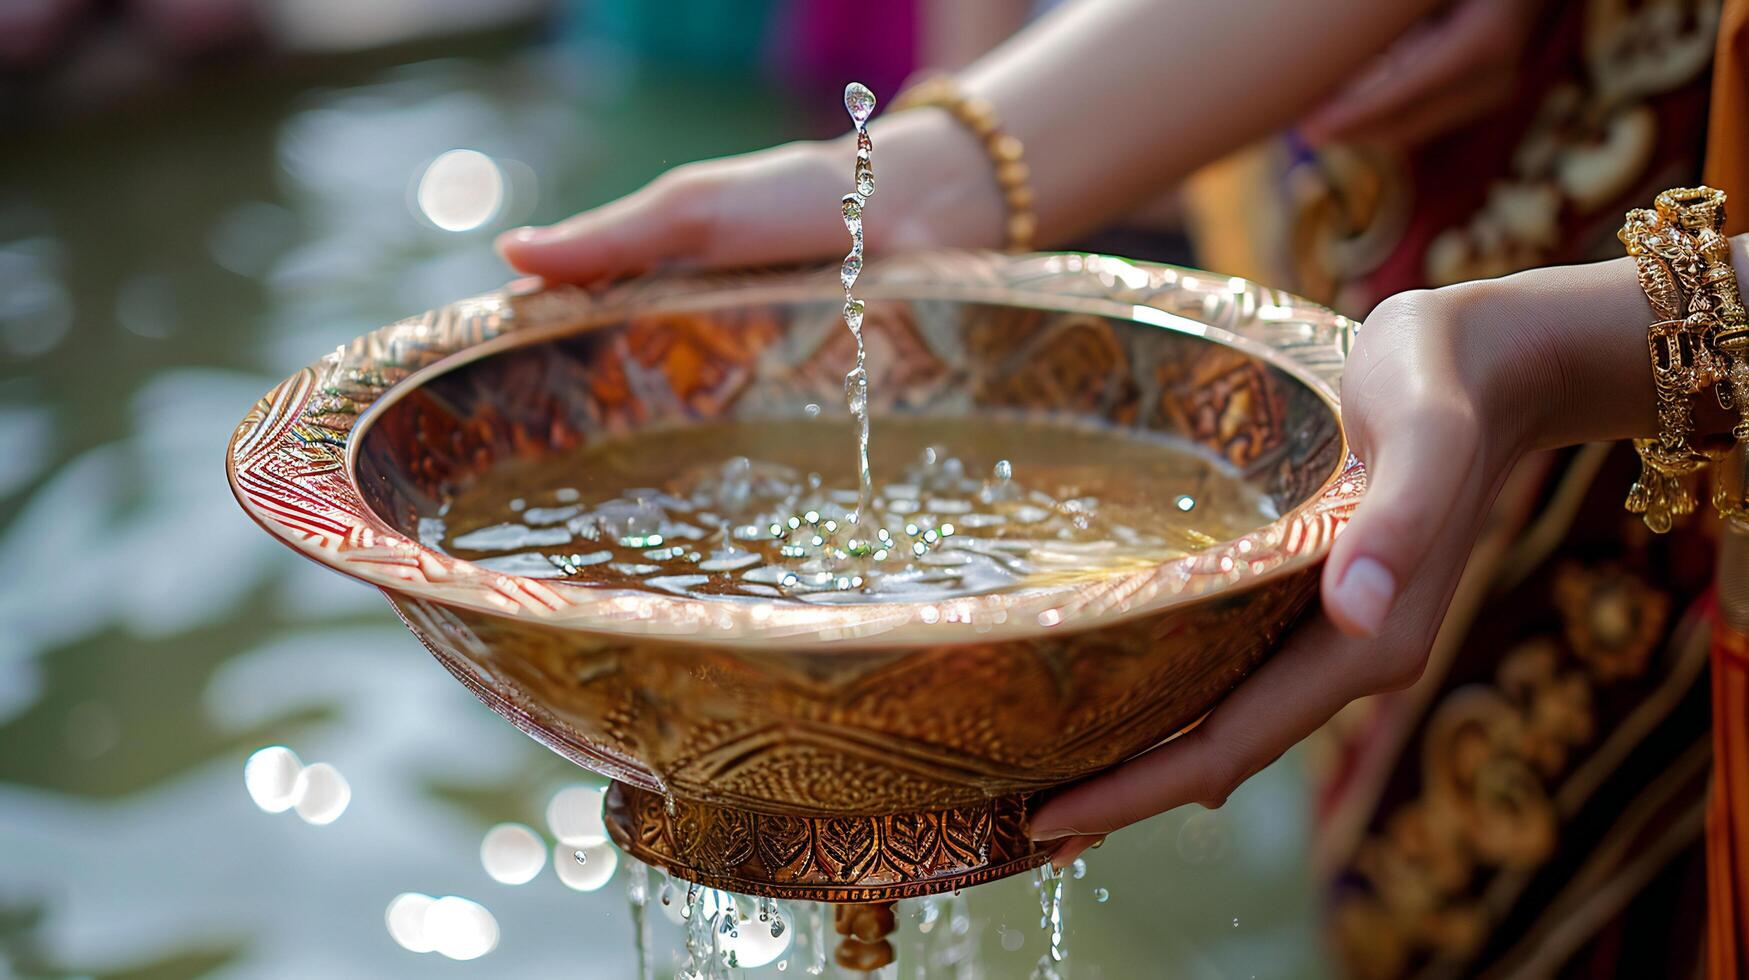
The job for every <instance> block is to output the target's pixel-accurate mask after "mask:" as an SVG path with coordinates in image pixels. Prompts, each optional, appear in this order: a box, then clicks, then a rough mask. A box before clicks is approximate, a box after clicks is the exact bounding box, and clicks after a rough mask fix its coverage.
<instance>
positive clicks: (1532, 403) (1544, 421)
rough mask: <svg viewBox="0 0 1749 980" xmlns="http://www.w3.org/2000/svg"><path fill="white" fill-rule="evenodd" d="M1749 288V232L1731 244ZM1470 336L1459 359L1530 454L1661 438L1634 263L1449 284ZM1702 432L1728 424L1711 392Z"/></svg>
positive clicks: (1700, 419) (1648, 316)
mask: <svg viewBox="0 0 1749 980" xmlns="http://www.w3.org/2000/svg"><path fill="white" fill-rule="evenodd" d="M1732 246H1733V249H1732V254H1733V262H1734V264H1735V266H1736V269H1737V275H1738V277H1739V279H1740V280H1742V281H1746V282H1749V236H1738V237H1737V238H1735V239H1733V240H1732ZM1450 292H1451V294H1452V299H1453V300H1454V301H1455V302H1457V303H1458V304H1459V306H1460V308H1461V312H1460V313H1459V314H1458V316H1457V317H1456V318H1455V319H1456V320H1457V322H1459V323H1462V324H1464V329H1465V331H1466V332H1468V333H1469V334H1470V336H1468V337H1465V338H1459V339H1458V341H1457V343H1459V344H1460V345H1461V347H1462V350H1463V353H1462V355H1461V359H1462V360H1464V361H1466V362H1469V363H1472V364H1480V363H1484V362H1485V363H1488V364H1489V365H1490V366H1489V367H1488V368H1487V369H1486V370H1478V377H1485V379H1486V380H1481V381H1479V382H1478V384H1479V387H1481V388H1483V389H1485V390H1483V391H1481V392H1480V394H1481V397H1482V398H1484V399H1486V400H1488V401H1490V403H1491V404H1493V405H1494V406H1495V407H1496V409H1497V410H1499V411H1501V412H1502V413H1503V414H1509V415H1511V416H1513V417H1515V418H1516V419H1517V421H1518V424H1519V425H1521V426H1522V427H1523V429H1524V431H1523V432H1522V433H1521V438H1522V439H1523V441H1524V442H1525V444H1526V447H1527V448H1547V447H1552V446H1561V445H1572V444H1575V443H1581V442H1593V441H1603V440H1615V439H1627V438H1639V437H1648V436H1653V435H1656V434H1657V428H1658V426H1657V414H1656V407H1657V406H1656V397H1655V395H1654V393H1653V390H1652V368H1651V363H1650V357H1649V354H1648V351H1647V346H1646V328H1647V326H1648V325H1649V324H1650V323H1651V322H1652V320H1653V319H1654V317H1653V313H1652V308H1651V305H1650V304H1649V303H1648V302H1647V300H1646V297H1645V294H1644V293H1642V292H1641V291H1640V287H1639V280H1638V277H1637V275H1636V271H1635V266H1634V261H1633V260H1632V259H1629V258H1621V259H1614V260H1611V261H1608V262H1596V263H1592V264H1589V265H1576V266H1558V267H1552V268H1545V269H1534V270H1531V271H1529V272H1522V273H1519V274H1517V275H1512V276H1506V277H1503V278H1500V279H1493V280H1484V281H1480V282H1474V283H1466V284H1463V285H1460V286H1454V287H1450ZM1695 406H1696V425H1697V428H1698V429H1699V430H1700V431H1702V432H1719V431H1723V430H1725V429H1728V428H1729V427H1730V424H1731V421H1732V418H1731V413H1728V412H1726V411H1724V410H1723V409H1721V408H1720V407H1719V405H1718V402H1717V399H1715V398H1714V397H1713V396H1712V395H1711V394H1710V393H1703V394H1702V395H1701V396H1700V397H1699V398H1697V399H1696V400H1695Z"/></svg>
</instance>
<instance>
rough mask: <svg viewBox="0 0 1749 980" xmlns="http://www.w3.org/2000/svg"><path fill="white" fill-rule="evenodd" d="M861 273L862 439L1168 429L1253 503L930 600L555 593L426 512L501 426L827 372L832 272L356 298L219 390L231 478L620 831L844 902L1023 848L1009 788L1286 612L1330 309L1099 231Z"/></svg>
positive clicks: (839, 370) (1205, 688)
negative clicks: (1195, 268) (270, 381)
mask: <svg viewBox="0 0 1749 980" xmlns="http://www.w3.org/2000/svg"><path fill="white" fill-rule="evenodd" d="M859 292H862V293H864V294H865V295H866V298H867V300H868V309H869V312H868V317H867V321H866V323H865V330H866V332H867V334H868V335H869V338H870V340H869V344H870V351H869V358H870V374H871V386H870V391H871V395H872V397H873V399H874V405H873V409H874V412H875V415H876V421H875V425H876V430H875V431H876V437H877V438H878V437H879V424H880V423H879V419H880V416H881V415H882V414H893V413H925V414H927V413H963V412H979V411H987V410H1001V411H1003V412H1006V413H1010V414H1012V413H1014V412H1016V411H1022V412H1026V413H1031V414H1036V415H1039V416H1048V417H1053V418H1059V419H1065V420H1077V421H1083V422H1086V421H1090V420H1097V421H1100V422H1103V423H1106V424H1115V425H1118V426H1127V427H1134V428H1138V429H1149V430H1159V431H1165V432H1170V433H1174V434H1176V435H1179V436H1182V437H1185V438H1188V439H1190V440H1194V441H1195V442H1197V443H1200V444H1202V445H1203V446H1205V447H1207V448H1209V449H1212V450H1214V451H1216V452H1218V453H1219V454H1221V455H1222V456H1224V457H1225V458H1226V459H1227V460H1229V461H1230V462H1231V463H1232V464H1234V466H1235V467H1237V469H1238V470H1239V471H1240V472H1241V473H1242V474H1243V475H1244V478H1245V479H1246V480H1248V481H1250V482H1251V483H1253V484H1254V485H1255V486H1257V487H1259V488H1261V490H1262V491H1263V492H1264V493H1266V494H1267V495H1268V496H1269V497H1270V498H1271V499H1272V500H1273V502H1274V503H1275V505H1276V507H1277V509H1278V512H1279V513H1280V514H1282V515H1283V516H1282V517H1281V518H1280V519H1278V520H1275V521H1273V522H1270V523H1268V524H1266V525H1264V526H1260V527H1257V528H1256V529H1255V530H1254V531H1252V532H1251V533H1248V534H1245V535H1243V536H1242V537H1239V538H1236V539H1234V540H1229V541H1222V542H1220V543H1218V544H1216V545H1214V546H1212V547H1209V548H1207V549H1206V550H1204V551H1202V552H1199V553H1196V554H1192V555H1189V556H1187V557H1183V558H1178V559H1173V560H1169V561H1163V562H1161V563H1160V564H1158V565H1155V566H1153V567H1147V568H1143V569H1139V570H1137V569H1126V570H1122V571H1113V572H1112V573H1111V574H1110V575H1108V576H1104V577H1099V578H1096V579H1094V580H1092V581H1080V582H1075V583H1070V584H1061V585H1054V586H1045V587H1036V588H1027V589H1020V590H1016V591H1009V592H1003V593H999V594H992V595H984V596H973V597H968V598H958V599H950V600H945V601H938V602H932V603H922V602H882V603H874V604H859V605H814V604H808V603H804V602H797V601H788V600H760V599H749V598H746V597H741V598H721V599H699V598H689V597H683V596H677V595H665V594H658V593H653V592H650V591H647V590H638V589H633V588H629V587H627V588H616V587H609V586H602V585H595V586H587V587H585V586H579V585H573V584H565V583H562V582H553V581H542V580H534V579H528V578H521V577H518V576H515V575H508V574H502V573H499V572H494V571H490V570H487V569H485V568H482V567H480V566H478V565H473V564H470V563H468V562H465V561H461V560H459V559H456V558H453V557H450V556H448V555H445V554H443V553H440V552H438V551H435V550H433V549H431V548H427V547H424V546H422V545H421V544H420V543H419V536H418V534H417V533H416V529H417V524H418V521H419V519H420V518H421V517H423V516H429V515H430V514H431V513H432V511H433V509H434V508H435V507H436V506H437V503H436V502H437V501H439V500H440V499H442V498H443V497H444V496H445V495H446V493H447V492H448V491H450V490H453V489H454V488H456V487H460V486H465V485H466V484H467V482H468V481H470V480H472V479H475V478H476V477H477V476H478V475H479V474H481V473H483V472H485V471H487V470H488V469H490V468H491V467H493V466H494V465H496V464H498V463H500V462H502V461H504V460H507V459H510V458H513V457H519V456H529V455H541V454H549V453H561V452H565V451H567V450H571V449H574V448H575V447H577V446H579V445H582V444H584V443H586V442H588V441H589V440H592V439H596V438H598V437H599V436H601V435H603V434H615V435H623V434H625V433H627V432H631V431H635V430H637V429H638V428H639V427H640V426H646V425H657V424H662V425H672V424H676V423H680V424H684V423H685V422H687V421H688V420H702V419H711V418H720V417H727V416H735V415H737V414H741V413H746V414H748V415H749V416H752V417H761V418H768V417H771V416H772V415H773V414H777V415H782V414H784V413H787V412H794V413H798V414H799V413H800V412H801V411H802V410H803V406H805V405H807V404H808V403H810V402H813V403H820V404H825V405H838V404H841V402H840V399H841V397H842V385H843V381H842V379H843V374H844V370H845V368H846V366H847V363H848V361H849V358H850V348H849V341H848V338H847V337H846V336H845V332H844V329H843V326H842V324H841V323H840V321H839V320H838V318H837V312H838V306H839V304H840V302H841V301H842V295H841V292H840V290H839V287H838V284H837V282H836V278H835V277H834V276H833V275H832V273H831V272H830V271H807V272H780V273H762V274H745V275H738V276H733V277H725V276H717V277H710V278H665V279H649V280H643V281H637V282H631V283H626V284H622V285H619V286H615V287H612V288H609V289H606V290H604V291H585V290H581V289H574V288H554V289H547V290H541V289H539V288H537V287H536V286H533V285H513V286H512V287H510V288H508V289H507V290H505V291H501V292H496V293H492V294H489V295H486V296H482V297H478V298H475V299H470V300H465V301H462V302H459V303H456V304H453V305H451V306H448V307H445V308H443V309H441V310H436V311H433V312H431V313H427V314H425V315H423V316H419V317H413V318H411V319H407V320H403V321H401V322H399V323H396V324H392V325H390V326H387V327H383V328H382V329H380V330H377V331H374V332H372V333H370V334H368V335H366V336H364V337H361V338H359V339H358V340H356V341H354V342H353V343H352V344H350V345H349V346H346V347H344V348H341V349H340V350H338V351H336V352H334V353H332V354H329V355H328V356H327V357H325V358H323V359H322V360H320V361H318V362H317V363H315V364H314V365H312V366H311V367H309V368H306V369H304V370H302V371H300V372H298V373H297V374H296V375H294V376H293V377H291V378H289V379H287V380H286V381H285V382H284V383H282V384H281V385H279V387H277V388H275V389H274V390H273V391H272V392H270V393H269V394H268V395H267V396H266V397H265V398H263V399H262V400H261V401H260V403H259V404H257V405H256V406H255V408H254V409H253V410H251V411H250V412H249V414H248V415H247V416H246V417H245V418H244V419H243V421H242V423H241V424H240V425H239V426H238V427H237V429H236V433H235V435H234V436H233V437H232V440H231V445H230V453H229V458H228V471H229V475H230V479H231V484H232V487H233V489H234V490H235V492H236V495H237V498H238V500H239V501H241V502H242V505H243V507H244V509H245V510H247V511H248V512H249V514H250V516H251V517H253V518H254V519H255V520H256V521H257V522H258V523H260V524H261V525H262V527H264V528H266V529H267V530H268V531H270V532H271V533H273V534H274V535H275V536H277V537H279V538H280V539H281V540H282V541H284V542H285V543H286V544H288V545H289V546H291V547H292V548H294V549H296V550H298V551H300V552H302V553H304V554H305V555H307V556H309V557H311V558H313V559H315V560H316V561H318V562H321V563H322V564H325V565H328V566H329V567H331V568H334V569H335V570H337V571H340V572H342V573H344V574H346V575H349V576H352V577H354V578H357V579H359V580H360V581H363V582H366V583H369V584H371V585H374V586H377V587H378V588H380V589H382V590H383V592H384V593H385V594H386V595H387V596H388V599H389V601H390V603H391V604H392V605H393V606H394V608H395V610H396V612H397V613H399V614H400V616H401V618H402V619H403V620H404V621H405V622H406V624H407V626H408V628H409V629H411V630H412V631H413V633H414V634H415V635H416V636H418V637H419V639H420V640H421V641H422V642H423V643H424V644H425V645H426V646H427V647H429V648H430V650H431V652H432V653H433V654H435V655H436V657H437V659H438V660H439V662H441V663H442V664H443V665H444V666H445V667H447V668H448V669H449V670H450V671H451V672H452V673H453V674H454V675H455V676H456V677H457V678H458V679H459V680H461V682H462V683H464V684H466V685H467V686H468V688H469V689H470V690H472V691H473V692H474V693H475V694H476V695H477V696H478V697H479V698H480V700H481V701H483V702H485V703H486V704H487V705H488V706H489V707H491V708H492V709H493V710H494V711H497V712H498V713H499V714H502V715H503V716H504V717H506V718H508V719H509V720H510V721H511V722H512V723H513V724H515V725H516V726H518V727H519V728H521V729H522V730H523V731H525V732H527V733H528V734H530V735H532V736H533V737H534V738H536V739H538V740H539V741H541V742H542V743H544V744H545V745H547V746H549V747H550V748H552V749H553V750H554V751H556V752H558V753H560V754H562V755H564V756H566V757H567V758H569V759H572V760H573V761H575V762H577V763H578V764H579V765H583V766H586V767H588V768H590V769H593V770H596V771H597V772H600V773H603V774H605V775H606V776H608V777H610V778H611V779H613V780H614V782H615V785H614V788H613V789H612V791H611V792H610V793H609V802H608V820H609V825H610V829H611V831H612V833H613V835H614V837H615V839H616V840H617V841H618V842H619V844H620V845H621V846H623V847H624V848H625V849H626V850H627V851H629V852H630V853H631V854H633V855H635V856H636V857H638V858H640V859H642V860H645V861H647V862H650V863H653V864H656V865H659V866H663V867H666V868H668V869H669V870H671V871H673V872H674V873H675V874H677V875H679V876H680V877H682V878H685V879H687V880H691V881H697V882H701V883H704V884H707V885H711V886H715V887H721V888H726V889H731V890H735V891H739V892H744V893H752V894H764V895H774V896H781V897H793V898H807V899H815V900H826V901H839V902H869V901H883V900H888V899H892V898H899V897H904V896H909V895H917V894H924V893H929V892H936V891H943V890H948V889H952V888H957V887H961V886H963V885H970V884H975V883H978V882H981V881H986V880H989V879H993V878H997V877H1001V876H1003V875H1007V874H1012V873H1014V872H1017V871H1020V870H1022V869H1025V868H1028V867H1032V866H1034V865H1037V864H1040V863H1042V862H1043V861H1044V860H1045V854H1044V853H1043V852H1042V851H1040V850H1038V849H1035V848H1034V847H1033V846H1032V845H1031V844H1030V843H1029V842H1028V841H1027V840H1026V838H1025V835H1024V824H1025V819H1026V817H1025V806H1026V801H1027V799H1028V797H1029V796H1030V795H1031V794H1034V793H1036V792H1038V791H1041V790H1045V789H1048V788H1050V787H1053V786H1058V785H1060V784H1063V783H1065V782H1068V781H1071V780H1075V779H1078V778H1081V777H1084V776H1087V775H1089V774H1091V773H1094V772H1097V771H1098V770H1100V769H1102V768H1104V767H1106V766H1110V765H1113V764H1115V763H1117V762H1120V761H1122V760H1124V759H1125V758H1128V757H1130V756H1133V755H1135V754H1136V753H1138V752H1142V751H1144V750H1146V749H1148V748H1149V747H1150V746H1153V745H1155V744H1157V743H1159V742H1161V741H1162V740H1164V739H1167V738H1170V737H1171V736H1172V735H1174V734H1175V733H1177V732H1179V731H1181V730H1183V729H1184V728H1185V727H1186V726H1188V725H1191V724H1193V723H1194V722H1195V721H1196V720H1197V719H1198V718H1199V717H1201V715H1202V714H1203V713H1204V712H1206V711H1207V710H1208V709H1209V708H1210V706H1212V705H1213V704H1214V703H1215V702H1216V701H1217V700H1219V699H1220V697H1221V696H1222V695H1223V694H1224V693H1225V692H1226V691H1228V690H1229V689H1230V688H1232V686H1233V685H1234V684H1236V683H1237V682H1238V681H1239V680H1240V679H1241V678H1243V677H1244V676H1245V675H1246V673H1247V672H1248V671H1250V670H1251V669H1252V668H1253V667H1255V666H1256V665H1257V663H1258V662H1259V661H1260V660H1261V659H1262V658H1263V657H1265V656H1266V655H1267V654H1268V653H1269V651H1270V650H1271V649H1272V648H1273V646H1274V645H1275V644H1276V642H1277V641H1278V639H1279V638H1280V637H1281V635H1282V634H1283V632H1284V631H1285V630H1286V629H1287V628H1288V627H1289V626H1290V625H1291V624H1292V623H1293V621H1294V620H1295V618H1296V617H1297V616H1299V615H1300V614H1301V612H1302V611H1303V610H1304V609H1305V607H1306V606H1307V604H1308V601H1309V600H1310V599H1311V597H1312V596H1313V594H1314V591H1315V585H1316V575H1317V566H1318V564H1319V562H1320V561H1321V560H1322V558H1323V557H1324V555H1325V553H1326V551H1327V549H1328V546H1329V543H1330V540H1331V538H1332V537H1333V536H1334V535H1335V533H1336V532H1337V530H1338V529H1339V528H1340V527H1341V525H1342V524H1343V523H1344V522H1345V521H1346V520H1347V518H1348V515H1349V513H1350V512H1351V510H1352V508H1353V507H1354V505H1355V503H1356V501H1357V500H1358V498H1359V496H1360V494H1361V492H1362V488H1363V484H1364V482H1365V478H1364V474H1363V473H1362V471H1361V470H1360V468H1359V466H1358V465H1357V464H1356V463H1355V462H1354V460H1353V458H1352V457H1351V456H1350V455H1349V452H1348V449H1347V446H1346V443H1345V442H1344V439H1343V434H1342V427H1341V424H1340V422H1339V419H1338V414H1337V404H1336V389H1335V383H1336V378H1337V375H1338V373H1339V371H1340V370H1341V367H1342V362H1343V357H1344V355H1345V353H1346V351H1347V349H1348V343H1349V340H1350V338H1351V335H1352V328H1353V324H1352V323H1350V322H1349V321H1347V320H1344V319H1343V318H1341V317H1339V316H1336V315H1335V314H1332V313H1330V312H1328V311H1326V310H1324V309H1321V308H1319V307H1316V306H1313V305H1311V304H1308V303H1306V302H1303V301H1301V300H1298V299H1295V298H1293V297H1291V296H1287V295H1284V294H1282V293H1278V292H1274V291H1271V290H1266V289H1261V288H1259V287H1257V286H1254V285H1252V284H1249V283H1246V282H1243V281H1240V280H1229V279H1227V278H1225V277H1218V278H1216V277H1205V276H1204V275H1203V274H1201V273H1195V272H1190V271H1185V270H1179V269H1174V268H1169V267H1165V266H1159V265H1148V264H1142V263H1135V262H1128V261H1124V260H1120V259H1115V258H1108V257H1102V256H1091V255H1069V254H1065V255H1033V256H1023V257H1005V256H997V255H991V254H983V253H966V252H950V253H936V254H930V255H921V256H914V257H908V258H904V259H901V260H889V261H887V262H884V263H876V264H874V265H871V267H870V268H869V270H868V272H867V273H866V274H865V277H864V280H863V285H862V286H861V287H859Z"/></svg>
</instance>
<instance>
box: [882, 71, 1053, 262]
mask: <svg viewBox="0 0 1749 980" xmlns="http://www.w3.org/2000/svg"><path fill="white" fill-rule="evenodd" d="M927 108H936V109H945V110H947V113H948V115H950V116H952V117H953V118H954V120H955V121H957V122H958V123H959V124H960V125H961V126H964V127H965V128H966V129H967V130H969V131H970V132H971V134H972V135H973V136H976V137H977V138H978V140H979V142H981V143H983V144H984V153H985V154H986V155H987V156H989V158H990V166H991V169H992V171H993V172H994V174H995V177H996V188H997V189H998V190H999V191H1001V192H1002V206H1003V208H1004V209H1005V210H1006V213H1007V215H1008V217H1007V221H1006V222H1005V223H1004V228H1003V240H1004V247H1005V248H1006V249H1007V250H1008V251H1010V252H1025V251H1027V250H1029V249H1031V248H1032V237H1033V234H1034V233H1035V232H1036V231H1037V230H1038V215H1037V214H1036V213H1035V212H1034V211H1033V202H1034V197H1033V192H1032V183H1031V180H1032V172H1031V171H1030V170H1029V169H1028V168H1027V166H1026V159H1025V157H1026V147H1025V146H1024V145H1022V144H1021V142H1020V138H1019V137H1017V136H1015V135H1014V134H1012V133H1009V132H1005V131H1004V130H1003V129H1002V123H1001V122H1000V121H999V120H998V119H997V118H996V108H995V107H994V106H992V105H991V104H990V102H989V100H988V99H981V98H978V97H976V96H970V95H966V94H965V93H964V92H961V91H960V87H959V84H958V83H957V82H955V81H954V80H953V78H952V77H951V76H948V75H936V76H933V77H930V78H926V79H924V80H923V81H921V82H918V83H917V84H916V85H913V86H912V87H911V88H909V89H906V90H905V91H904V92H901V93H899V97H898V98H897V99H895V100H894V101H893V109H894V110H901V109H927Z"/></svg>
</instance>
